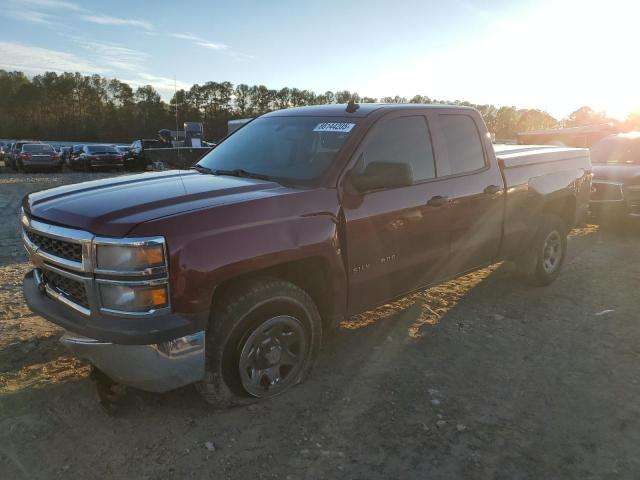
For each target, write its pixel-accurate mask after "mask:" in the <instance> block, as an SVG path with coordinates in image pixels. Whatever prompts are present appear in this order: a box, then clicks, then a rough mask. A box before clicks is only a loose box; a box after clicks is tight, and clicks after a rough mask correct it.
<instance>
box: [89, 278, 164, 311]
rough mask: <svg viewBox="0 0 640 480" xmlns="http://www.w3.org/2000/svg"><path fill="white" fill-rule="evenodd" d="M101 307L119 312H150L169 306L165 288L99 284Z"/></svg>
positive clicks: (161, 286)
mask: <svg viewBox="0 0 640 480" xmlns="http://www.w3.org/2000/svg"><path fill="white" fill-rule="evenodd" d="M99 288H100V298H101V300H102V307H103V308H106V309H109V310H116V311H119V312H133V313H140V312H150V311H153V310H159V309H161V308H165V307H167V306H168V305H169V298H168V294H167V286H166V285H159V286H148V285H117V284H107V283H102V284H100V287H99Z"/></svg>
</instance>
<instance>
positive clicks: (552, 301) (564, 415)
mask: <svg viewBox="0 0 640 480" xmlns="http://www.w3.org/2000/svg"><path fill="white" fill-rule="evenodd" d="M99 176H100V175H98V174H55V175H30V176H25V175H18V174H9V173H4V174H0V212H1V213H0V215H1V217H0V478H1V479H22V478H24V479H39V478H64V479H70V478H73V479H75V478H78V479H87V478H136V479H139V478H140V479H143V478H149V479H171V478H211V479H220V478H238V479H245V478H255V479H263V478H264V479H266V478H270V479H271V478H281V479H297V478H327V479H335V478H340V479H341V478H349V479H351V478H353V479H386V478H421V479H426V478H429V479H452V478H469V479H492V478H495V479H560V478H562V479H620V478H625V479H626V478H629V479H632V478H634V479H637V478H640V401H639V398H640V368H638V367H639V360H640V315H639V314H638V306H639V302H638V295H639V294H640V263H639V262H638V255H639V254H640V248H639V247H640V231H639V230H638V229H633V228H628V229H624V230H619V231H601V230H599V229H598V228H597V227H595V226H591V225H588V226H586V227H583V228H580V229H576V230H574V231H573V232H572V235H571V237H570V241H569V257H568V260H567V263H566V265H565V268H564V272H563V274H562V275H561V276H560V278H559V279H558V280H557V282H556V283H555V284H553V285H552V286H550V287H546V288H530V287H525V286H522V285H520V284H519V283H517V282H515V281H513V279H512V277H511V276H510V274H509V272H508V268H507V267H506V266H499V265H498V266H494V267H491V268H489V269H485V270H482V271H479V272H476V273H474V274H472V275H468V276H466V277H463V278H461V279H458V280H456V281H453V282H450V283H447V284H445V285H442V286H439V287H436V288H432V289H429V290H426V291H424V292H421V293H418V294H416V295H413V296H411V297H408V298H405V299H402V300H401V301H398V302H396V303H393V304H389V305H385V306H384V307H381V308H379V309H377V310H374V311H371V312H368V313H367V314H364V315H361V316H359V317H357V318H353V319H350V320H349V321H345V322H344V324H343V325H342V328H341V329H340V331H339V332H338V334H337V336H336V337H335V338H334V339H332V341H331V342H329V343H327V344H326V345H325V347H324V349H323V352H322V354H321V357H320V361H319V363H318V367H317V368H316V370H315V371H314V372H313V374H312V376H311V378H310V379H309V380H308V381H307V382H306V383H305V384H303V385H301V386H299V387H296V388H295V389H293V390H292V391H291V392H289V393H287V394H286V395H284V396H282V397H280V398H276V399H273V400H270V401H266V402H262V403H259V404H256V405H251V406H248V407H238V408H235V409H231V410H226V411H215V410H211V409H210V408H209V407H208V406H207V405H206V404H205V403H204V402H203V401H201V400H200V398H199V396H198V395H197V393H196V392H195V389H194V388H192V387H187V388H184V389H181V390H178V391H175V392H171V393H168V394H164V395H154V394H147V393H143V392H131V393H130V394H129V396H128V397H127V400H126V403H125V405H124V407H123V408H122V410H121V411H120V412H119V414H118V415H117V416H116V417H110V416H107V415H106V414H105V413H103V411H102V410H101V409H100V407H99V406H98V403H97V402H96V398H95V394H94V390H93V384H92V382H91V380H89V378H88V372H89V369H88V367H87V366H86V365H85V364H83V363H82V362H80V361H78V360H75V359H73V358H71V357H69V356H68V355H67V354H66V352H65V350H64V349H63V348H62V346H60V345H59V343H58V342H57V338H58V337H59V335H60V333H61V332H60V330H59V329H58V328H56V327H55V326H53V325H52V324H50V323H48V322H46V321H45V320H43V319H42V318H40V317H38V316H35V315H32V314H31V313H30V312H29V310H28V309H27V307H26V306H25V304H24V301H23V299H22V295H21V281H22V277H23V275H24V274H25V273H26V272H27V271H28V269H29V265H28V263H27V262H26V257H25V255H24V253H23V250H22V247H21V245H20V240H19V227H18V221H17V210H18V208H19V204H20V200H21V198H22V196H23V195H24V194H25V193H27V192H31V191H35V190H39V189H43V188H49V187H53V186H56V185H60V184H63V183H69V182H76V181H81V180H85V179H88V178H94V177H99Z"/></svg>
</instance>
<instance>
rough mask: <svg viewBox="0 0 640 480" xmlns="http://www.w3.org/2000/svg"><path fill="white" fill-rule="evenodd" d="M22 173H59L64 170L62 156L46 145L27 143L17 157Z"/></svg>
mask: <svg viewBox="0 0 640 480" xmlns="http://www.w3.org/2000/svg"><path fill="white" fill-rule="evenodd" d="M16 167H17V170H18V171H20V172H34V171H43V170H46V171H59V170H60V169H62V160H61V157H60V154H59V153H58V152H56V151H55V149H54V148H53V147H52V146H51V145H49V144H46V143H25V144H24V145H22V148H21V149H20V152H19V153H18V155H17V157H16Z"/></svg>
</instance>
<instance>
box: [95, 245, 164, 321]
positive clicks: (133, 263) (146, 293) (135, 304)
mask: <svg viewBox="0 0 640 480" xmlns="http://www.w3.org/2000/svg"><path fill="white" fill-rule="evenodd" d="M94 248H95V250H94V257H93V258H94V262H95V268H94V273H95V275H96V282H97V284H98V293H99V295H100V307H101V309H102V310H105V311H107V312H110V313H113V314H121V315H138V316H145V315H149V314H153V313H160V312H159V311H160V310H162V311H164V309H167V310H168V309H170V300H169V278H168V274H169V264H168V262H167V247H166V244H165V240H164V238H163V237H145V238H119V239H118V238H105V237H98V238H96V239H95V240H94Z"/></svg>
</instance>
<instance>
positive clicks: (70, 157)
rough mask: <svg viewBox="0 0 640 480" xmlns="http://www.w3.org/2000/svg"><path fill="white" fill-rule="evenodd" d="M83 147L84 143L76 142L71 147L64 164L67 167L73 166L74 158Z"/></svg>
mask: <svg viewBox="0 0 640 480" xmlns="http://www.w3.org/2000/svg"><path fill="white" fill-rule="evenodd" d="M83 148H84V144H77V145H74V146H73V147H71V151H70V152H69V155H68V157H67V161H66V165H67V167H69V168H73V162H74V160H75V159H76V158H77V157H78V156H79V155H80V154H81V153H82V149H83Z"/></svg>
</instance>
